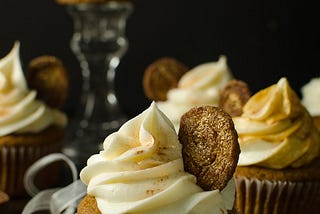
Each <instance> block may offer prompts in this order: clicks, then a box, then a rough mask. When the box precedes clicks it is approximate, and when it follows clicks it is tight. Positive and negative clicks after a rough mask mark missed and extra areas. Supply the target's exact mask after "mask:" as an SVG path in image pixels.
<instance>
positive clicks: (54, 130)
mask: <svg viewBox="0 0 320 214" xmlns="http://www.w3.org/2000/svg"><path fill="white" fill-rule="evenodd" d="M63 138H64V129H63V128H60V127H56V126H51V127H49V128H47V129H46V130H44V131H42V132H40V133H36V134H14V135H8V136H4V137H0V190H1V191H3V192H5V193H7V194H8V195H9V196H10V198H22V197H25V196H27V193H26V191H25V189H24V185H23V177H24V173H25V171H26V170H27V168H28V167H29V166H30V165H32V164H33V163H34V162H35V161H36V160H38V159H39V158H41V157H43V156H45V155H47V154H50V153H54V152H60V151H61V147H62V140H63ZM57 170H58V167H57V166H54V165H53V166H52V168H50V169H49V168H47V169H44V170H43V171H42V172H40V173H42V174H39V176H37V177H36V185H37V186H38V187H39V188H46V187H48V186H50V185H52V184H53V183H54V182H55V181H57V180H58V177H59V176H55V174H54V173H57V172H58V171H57ZM48 175H50V176H48ZM56 175H57V174H56Z"/></svg>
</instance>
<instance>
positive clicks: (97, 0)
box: [56, 0, 133, 4]
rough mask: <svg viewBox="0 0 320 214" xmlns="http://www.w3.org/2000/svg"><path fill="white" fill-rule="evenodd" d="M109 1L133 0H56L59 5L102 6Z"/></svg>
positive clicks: (125, 0) (129, 0)
mask: <svg viewBox="0 0 320 214" xmlns="http://www.w3.org/2000/svg"><path fill="white" fill-rule="evenodd" d="M111 1H113V2H132V1H133V0H56V2H57V3H59V4H103V3H107V2H111Z"/></svg>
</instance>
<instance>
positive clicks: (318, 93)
mask: <svg viewBox="0 0 320 214" xmlns="http://www.w3.org/2000/svg"><path fill="white" fill-rule="evenodd" d="M301 93H302V104H303V105H304V106H305V107H306V108H307V110H308V111H309V112H310V114H311V115H312V116H319V115H320V77H318V78H313V79H311V80H310V81H309V82H308V83H307V84H305V85H304V86H303V87H302V88H301Z"/></svg>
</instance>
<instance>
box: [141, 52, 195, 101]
mask: <svg viewBox="0 0 320 214" xmlns="http://www.w3.org/2000/svg"><path fill="white" fill-rule="evenodd" d="M188 70H189V69H188V67H187V66H186V65H184V64H183V63H181V62H179V61H178V60H176V59H174V58H170V57H165V58H161V59H158V60H156V61H155V62H153V63H152V64H150V65H149V66H148V67H147V68H146V70H145V72H144V76H143V89H144V92H145V95H146V96H147V97H148V98H149V99H150V100H154V101H165V100H166V99H167V92H168V91H169V90H170V89H171V88H175V87H177V85H178V82H179V80H180V78H181V76H182V75H183V74H184V73H186V72H187V71H188Z"/></svg>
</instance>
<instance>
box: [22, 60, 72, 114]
mask: <svg viewBox="0 0 320 214" xmlns="http://www.w3.org/2000/svg"><path fill="white" fill-rule="evenodd" d="M26 78H27V82H28V85H29V87H30V88H31V89H35V90H36V91H37V96H38V98H39V99H41V100H43V101H45V102H46V103H47V104H48V105H49V106H51V107H53V108H61V107H62V106H63V105H64V103H65V101H66V99H67V95H68V90H69V78H68V74H67V70H66V68H65V67H64V65H63V64H62V62H61V60H60V59H58V58H57V57H54V56H48V55H44V56H39V57H36V58H34V59H32V60H31V61H30V62H29V64H28V67H27V70H26Z"/></svg>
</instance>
